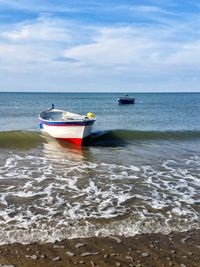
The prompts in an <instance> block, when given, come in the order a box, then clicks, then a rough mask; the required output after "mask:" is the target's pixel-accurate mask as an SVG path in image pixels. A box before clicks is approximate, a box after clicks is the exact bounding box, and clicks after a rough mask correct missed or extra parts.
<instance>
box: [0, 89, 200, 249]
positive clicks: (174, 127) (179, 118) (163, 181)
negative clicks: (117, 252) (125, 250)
mask: <svg viewBox="0 0 200 267" xmlns="http://www.w3.org/2000/svg"><path fill="white" fill-rule="evenodd" d="M122 95H123V94H120V93H3V92H2V93H0V229H1V231H0V244H9V243H13V242H19V243H25V244H27V243H33V242H39V243H46V242H55V241H59V240H63V239H71V238H81V237H94V236H110V235H123V236H134V235H136V234H145V233H163V234H168V233H170V232H172V231H176V232H177V231H178V232H180V231H187V230H192V229H199V228H200V93H130V94H129V96H131V97H135V104H134V105H118V103H117V97H119V96H122ZM52 104H54V105H55V108H58V109H64V110H67V111H71V112H75V113H80V114H87V113H88V112H92V113H94V114H95V115H96V118H97V119H96V122H95V124H94V128H93V132H92V135H91V137H90V138H89V140H88V142H87V143H86V144H85V145H84V146H82V147H79V146H75V145H72V144H69V143H66V142H58V141H55V140H54V139H52V138H50V137H48V136H44V135H43V134H42V133H40V130H39V124H38V114H39V113H40V112H41V111H43V110H46V109H48V108H49V107H51V105H52Z"/></svg>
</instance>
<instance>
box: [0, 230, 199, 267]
mask: <svg viewBox="0 0 200 267" xmlns="http://www.w3.org/2000/svg"><path fill="white" fill-rule="evenodd" d="M0 266H1V267H3V266H4V267H31V266H38V267H64V266H65V267H72V266H90V267H94V266H99V267H109V266H118V267H120V266H128V267H150V266H151V267H153V266H155V267H161V266H163V267H164V266H174V267H176V266H177V267H199V266H200V229H198V230H191V231H187V232H174V233H171V234H168V235H163V234H160V233H156V234H140V235H136V236H134V237H123V236H111V237H91V238H78V239H68V240H63V241H59V242H55V243H45V244H39V243H34V244H29V245H22V244H18V243H14V244H8V245H1V246H0Z"/></svg>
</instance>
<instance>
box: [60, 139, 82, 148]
mask: <svg viewBox="0 0 200 267" xmlns="http://www.w3.org/2000/svg"><path fill="white" fill-rule="evenodd" d="M56 139H57V140H59V141H64V142H70V143H73V144H75V145H78V146H81V145H82V142H83V139H82V138H56Z"/></svg>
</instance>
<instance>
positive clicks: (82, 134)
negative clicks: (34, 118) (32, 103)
mask: <svg viewBox="0 0 200 267" xmlns="http://www.w3.org/2000/svg"><path fill="white" fill-rule="evenodd" d="M95 120H96V118H95V116H94V114H93V113H91V112H89V113H87V115H80V114H76V113H72V112H68V111H65V110H59V109H55V108H54V105H52V108H51V109H48V110H45V111H42V112H41V113H40V115H39V123H40V129H41V131H43V132H45V133H48V134H49V135H50V136H52V137H54V138H55V139H57V140H60V141H67V142H71V143H74V144H77V145H82V144H83V141H84V139H86V138H87V137H88V136H89V135H90V134H91V131H92V126H93V124H94V122H95Z"/></svg>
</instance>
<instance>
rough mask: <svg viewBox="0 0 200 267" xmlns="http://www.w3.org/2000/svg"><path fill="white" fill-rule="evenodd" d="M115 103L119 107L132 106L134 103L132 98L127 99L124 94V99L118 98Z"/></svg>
mask: <svg viewBox="0 0 200 267" xmlns="http://www.w3.org/2000/svg"><path fill="white" fill-rule="evenodd" d="M117 101H118V104H119V105H124V104H134V103H135V98H134V97H129V96H128V94H126V95H125V96H124V97H118V98H117Z"/></svg>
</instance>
